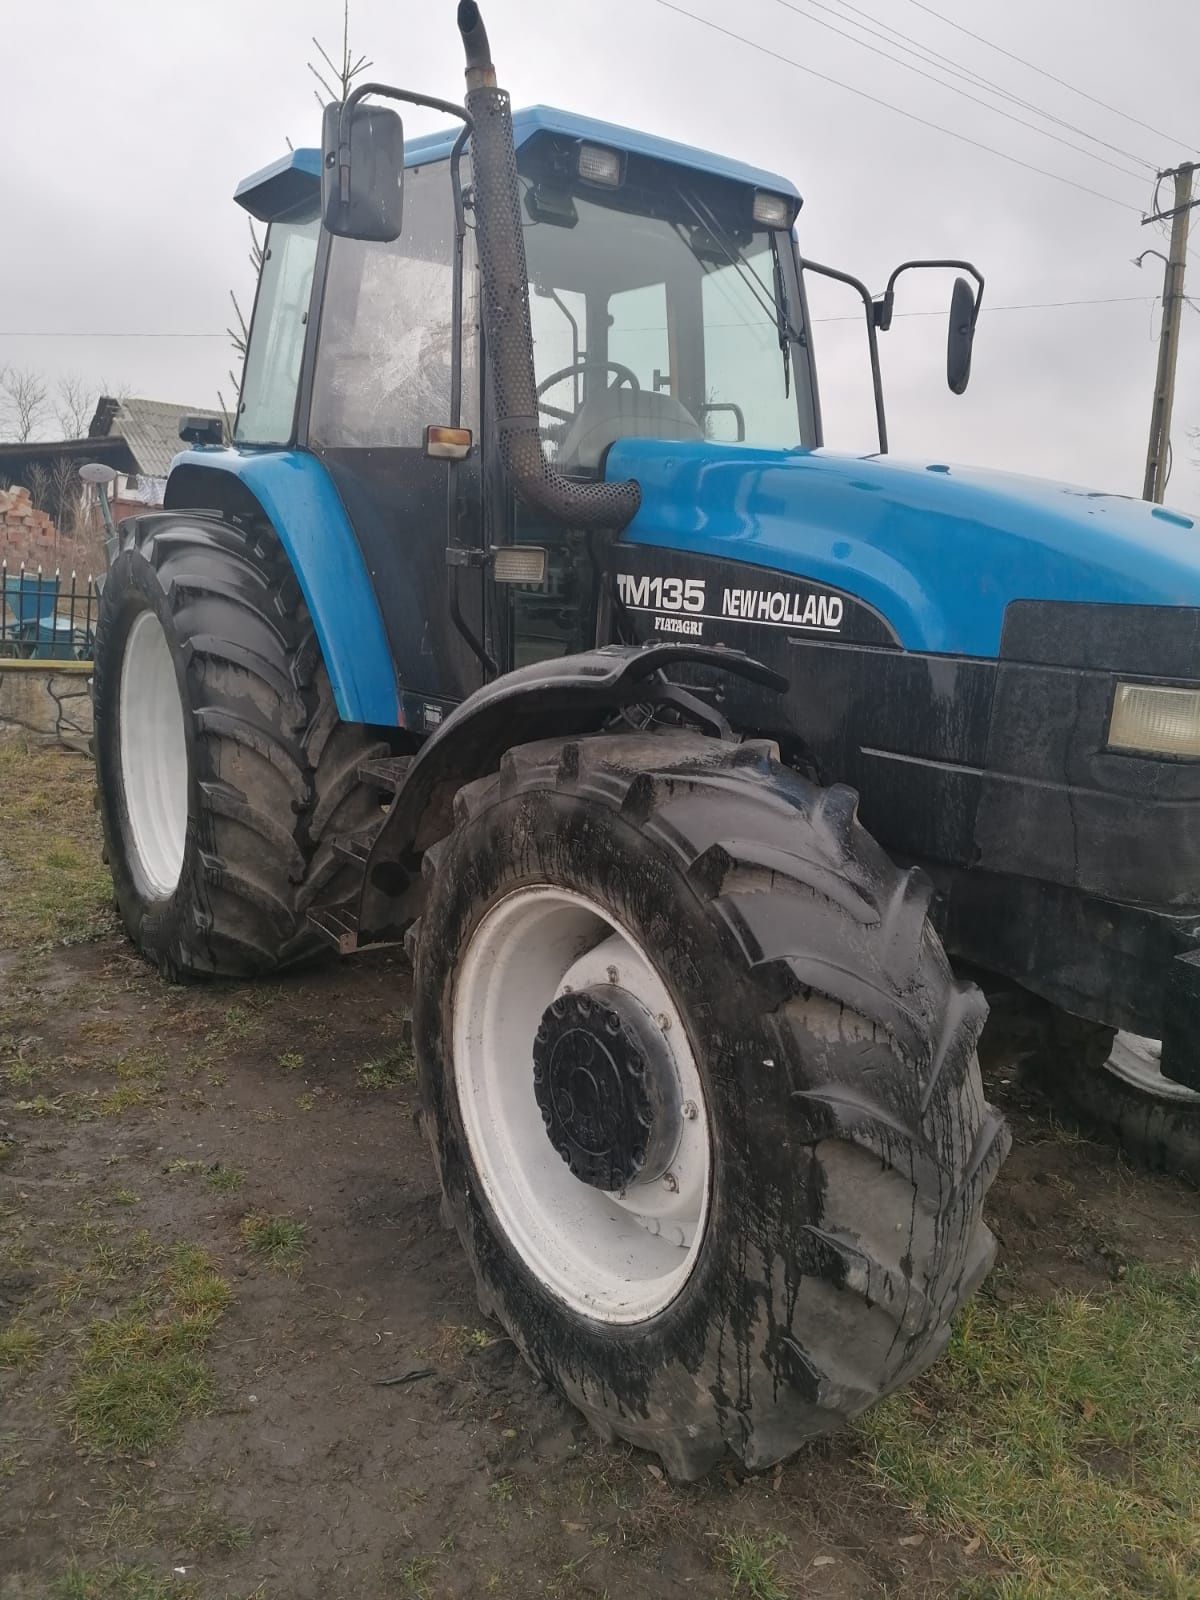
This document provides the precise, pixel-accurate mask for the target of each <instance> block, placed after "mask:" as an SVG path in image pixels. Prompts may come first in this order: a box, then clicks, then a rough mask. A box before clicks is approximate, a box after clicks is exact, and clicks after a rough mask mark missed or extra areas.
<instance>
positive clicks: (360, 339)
mask: <svg viewBox="0 0 1200 1600" xmlns="http://www.w3.org/2000/svg"><path fill="white" fill-rule="evenodd" d="M472 242H473V241H471V239H470V237H469V236H468V241H467V243H468V246H469V245H470V244H471V243H472ZM327 243H328V263H327V267H326V272H325V279H324V293H323V296H322V300H321V305H320V326H319V330H318V333H317V339H316V350H315V358H314V360H313V363H312V374H311V383H312V396H311V403H310V406H309V415H308V427H307V437H306V440H305V442H306V443H307V446H308V448H309V449H310V450H312V451H313V452H314V453H315V454H316V455H317V456H319V457H320V459H321V460H322V461H323V462H324V463H325V465H326V467H327V468H328V470H329V473H330V476H331V477H332V478H333V481H334V483H335V485H336V486H337V489H338V493H339V494H340V495H341V498H342V502H343V504H344V505H345V508H346V513H347V516H348V517H349V519H350V523H351V526H352V527H353V529H354V532H355V536H356V538H357V539H358V542H359V546H360V548H361V550H362V553H363V558H364V560H365V561H366V564H367V569H368V571H369V572H370V574H371V578H372V582H373V583H374V585H375V591H376V594H377V595H378V597H379V603H380V609H381V611H382V613H383V620H384V626H385V627H386V629H387V632H388V637H389V640H390V642H391V646H392V650H393V653H394V655H395V658H396V664H397V676H398V678H399V682H400V688H401V691H402V693H403V694H406V695H408V696H411V697H413V702H414V703H413V705H412V708H411V712H410V715H411V716H412V718H413V721H414V725H415V727H416V731H418V732H423V731H427V729H428V727H432V726H436V724H437V722H438V721H440V720H441V716H442V715H443V714H444V712H445V710H446V709H447V708H448V707H449V706H450V705H451V704H453V703H454V702H456V701H458V700H461V699H464V698H465V697H466V696H467V695H468V694H470V693H471V692H472V690H474V689H476V688H478V687H479V685H480V683H481V682H482V670H481V667H480V663H479V660H478V658H477V656H476V655H475V654H474V653H473V652H472V650H471V649H470V647H469V646H468V645H467V643H466V641H465V639H464V638H463V635H462V633H461V632H460V630H459V629H458V628H456V627H455V625H454V623H453V622H452V620H451V602H452V599H453V598H454V597H453V596H452V595H451V592H450V584H451V583H454V584H456V585H457V590H458V593H457V601H458V606H459V609H460V610H461V613H462V616H463V619H464V621H465V622H466V624H467V626H468V627H469V628H471V630H472V632H473V633H474V634H475V635H476V636H477V637H478V636H479V635H480V632H481V627H482V610H483V576H482V570H481V568H480V567H478V566H474V567H461V568H453V569H448V568H447V565H446V545H447V538H448V533H449V532H450V529H451V523H450V519H451V517H453V519H454V524H455V530H456V536H457V540H458V542H459V543H464V542H465V543H468V544H477V543H478V542H479V539H480V472H479V465H478V463H479V455H478V451H477V450H476V451H475V452H473V454H472V456H471V457H470V458H468V460H466V461H464V462H453V463H452V462H447V461H444V460H433V459H430V458H429V457H428V456H427V455H426V454H425V449H424V444H425V429H426V427H427V426H429V425H430V424H441V425H445V424H446V423H448V422H449V421H450V378H451V359H452V343H453V299H452V297H453V272H454V216H453V201H452V196H451V189H450V177H449V171H448V163H447V162H446V161H444V160H443V161H439V162H434V163H431V164H430V165H429V166H426V167H415V168H412V169H410V170H409V171H408V172H407V173H406V174H405V191H404V231H403V232H402V234H401V236H400V237H399V239H397V240H395V241H394V242H392V243H390V244H379V243H371V242H364V241H361V240H355V239H330V240H328V241H327ZM474 284H475V272H474V265H473V260H472V259H471V257H470V254H469V255H468V259H467V261H466V265H465V268H464V310H463V425H464V426H465V427H469V428H472V429H473V430H474V431H475V434H476V438H478V390H479V380H478V370H479V369H478V342H477V336H476V331H475V329H476V323H477V316H476V313H475V292H474Z"/></svg>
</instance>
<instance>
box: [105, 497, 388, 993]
mask: <svg viewBox="0 0 1200 1600" xmlns="http://www.w3.org/2000/svg"><path fill="white" fill-rule="evenodd" d="M120 533H121V545H120V550H119V552H118V554H117V555H116V557H115V559H114V561H113V563H112V566H111V568H110V570H109V573H108V576H107V579H106V581H105V585H104V592H103V594H102V596H101V601H100V614H99V618H98V621H97V628H96V647H95V669H94V674H93V688H92V703H93V708H94V713H95V734H94V740H93V744H94V750H95V755H96V779H97V793H98V798H99V806H100V814H101V820H102V823H103V827H104V841H105V850H106V858H107V860H108V863H109V867H110V869H111V871H112V875H113V884H114V887H115V889H116V895H117V903H118V905H119V906H120V910H121V915H122V918H123V920H124V923H125V927H126V929H127V931H128V933H129V935H130V937H131V938H132V940H133V942H134V943H135V945H136V946H137V947H138V949H139V950H140V951H141V952H142V953H143V954H144V955H145V956H146V957H148V958H149V959H150V960H151V961H153V962H155V964H156V965H157V966H158V967H159V969H160V970H161V971H162V972H163V973H164V975H166V976H168V977H172V978H178V977H184V976H207V975H222V976H227V977H246V976H252V975H254V974H258V973H263V972H270V971H273V970H275V969H276V968H278V967H282V966H286V965H288V964H289V963H290V962H293V961H297V960H299V959H301V958H303V957H305V956H309V955H312V954H314V953H315V952H316V951H318V950H319V949H322V948H323V946H322V944H321V942H320V939H319V937H318V936H317V934H316V933H315V932H314V931H313V930H312V929H310V928H309V927H308V925H307V921H306V914H307V908H308V906H309V905H310V904H311V903H312V902H313V900H314V899H315V898H317V897H321V898H324V899H328V900H333V899H336V898H338V892H339V889H340V888H341V887H342V886H341V885H340V884H339V881H338V875H339V873H345V872H346V871H347V868H346V866H345V863H344V862H342V861H341V860H340V858H339V857H338V856H337V855H336V854H335V852H334V849H333V841H334V840H335V839H336V838H338V837H340V836H342V835H346V834H353V833H355V832H357V831H361V830H362V829H364V828H369V827H370V825H371V824H372V822H376V823H377V822H378V820H379V818H380V815H381V811H380V796H379V794H378V793H377V792H376V791H375V790H373V789H372V788H371V787H370V786H369V784H367V783H365V782H363V781H362V780H361V778H360V769H361V768H362V766H363V765H364V763H366V762H368V761H369V760H371V759H372V758H374V757H377V756H381V755H387V754H388V753H389V746H388V744H387V743H386V742H384V741H383V740H382V739H380V738H379V737H378V736H376V735H373V734H372V732H371V730H369V729H367V728H363V727H358V726H355V725H352V724H347V723H343V722H340V721H339V719H338V715H337V709H336V706H335V705H334V699H333V693H332V690H331V688H330V684H329V679H328V675H327V674H326V672H325V667H324V663H323V662H322V659H321V653H320V649H319V647H318V645H317V641H316V637H315V634H314V630H313V625H312V620H311V618H310V617H309V614H308V610H307V608H306V606H305V604H304V600H303V598H302V596H301V594H300V590H299V586H298V584H297V582H296V579H295V576H294V574H293V573H292V571H291V568H290V565H289V563H288V561H287V557H286V556H285V554H284V552H283V550H282V549H281V547H280V545H279V543H278V541H277V540H276V539H275V537H274V534H273V533H272V531H271V529H270V528H269V527H267V526H265V525H261V524H260V525H257V526H243V525H242V524H241V523H234V522H231V521H228V520H226V519H224V518H222V517H219V516H216V515H214V514H212V513H206V512H178V513H160V514H156V515H150V516H145V517H138V518H135V519H132V520H131V521H129V522H125V523H122V525H121V530H120Z"/></svg>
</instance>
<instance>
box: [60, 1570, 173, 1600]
mask: <svg viewBox="0 0 1200 1600" xmlns="http://www.w3.org/2000/svg"><path fill="white" fill-rule="evenodd" d="M50 1592H51V1594H52V1595H53V1596H54V1600H187V1597H188V1596H190V1595H194V1594H195V1592H196V1591H195V1590H194V1589H193V1587H192V1585H191V1584H190V1583H179V1582H177V1581H176V1580H175V1579H174V1578H164V1577H162V1576H160V1575H159V1574H158V1573H157V1572H154V1571H152V1570H151V1568H149V1567H130V1566H126V1565H125V1563H124V1562H111V1563H109V1564H108V1565H106V1566H103V1567H91V1568H88V1567H82V1566H80V1565H79V1563H78V1562H77V1561H72V1562H71V1564H70V1566H69V1567H68V1568H67V1570H66V1572H64V1573H63V1575H62V1577H61V1578H59V1580H58V1582H57V1583H56V1584H55V1585H54V1587H53V1589H52V1590H51V1591H50Z"/></svg>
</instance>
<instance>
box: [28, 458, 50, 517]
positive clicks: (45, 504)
mask: <svg viewBox="0 0 1200 1600" xmlns="http://www.w3.org/2000/svg"><path fill="white" fill-rule="evenodd" d="M25 487H26V488H27V489H28V490H29V498H30V500H32V502H33V504H34V505H35V506H36V507H37V509H38V510H39V511H49V510H50V474H49V472H48V471H47V469H46V468H45V467H44V466H43V465H42V463H41V462H40V461H32V462H30V464H29V466H27V467H26V468H25Z"/></svg>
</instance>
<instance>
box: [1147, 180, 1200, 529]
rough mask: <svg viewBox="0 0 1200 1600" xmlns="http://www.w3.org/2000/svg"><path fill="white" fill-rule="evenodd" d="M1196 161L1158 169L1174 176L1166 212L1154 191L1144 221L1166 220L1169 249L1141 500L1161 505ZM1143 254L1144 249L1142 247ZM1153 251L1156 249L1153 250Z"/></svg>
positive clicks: (1167, 463) (1173, 394) (1194, 202)
mask: <svg viewBox="0 0 1200 1600" xmlns="http://www.w3.org/2000/svg"><path fill="white" fill-rule="evenodd" d="M1195 171H1196V164H1195V162H1192V161H1185V162H1184V163H1183V165H1182V166H1178V167H1175V168H1174V169H1173V170H1172V171H1170V172H1160V173H1159V180H1160V182H1161V180H1162V179H1163V178H1174V180H1175V204H1174V206H1173V207H1172V208H1171V210H1170V211H1159V209H1158V202H1157V194H1158V191H1157V189H1156V190H1155V196H1156V198H1155V205H1154V214H1153V215H1152V216H1149V217H1144V218H1143V219H1142V226H1143V227H1144V226H1145V224H1146V223H1147V222H1160V221H1165V220H1166V219H1167V218H1168V217H1169V218H1170V219H1171V252H1170V257H1169V259H1168V260H1167V267H1166V272H1165V274H1164V276H1163V297H1162V329H1161V331H1160V333H1159V336H1158V372H1157V375H1156V377H1155V380H1154V405H1153V407H1152V409H1151V412H1150V443H1149V445H1148V446H1147V449H1146V482H1145V486H1144V487H1143V489H1142V499H1143V500H1152V501H1154V503H1155V504H1156V505H1161V504H1162V500H1163V494H1164V492H1165V491H1166V487H1167V468H1168V466H1169V459H1170V448H1171V411H1172V409H1173V407H1174V404H1175V366H1176V362H1177V361H1178V358H1179V323H1180V319H1181V318H1182V316H1183V274H1184V267H1185V264H1186V262H1187V241H1188V222H1189V220H1190V218H1191V213H1192V207H1193V206H1194V205H1197V204H1200V202H1198V201H1196V200H1193V199H1192V175H1193V173H1195ZM1147 253H1148V252H1147ZM1157 253H1158V252H1157V251H1156V252H1155V254H1157Z"/></svg>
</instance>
